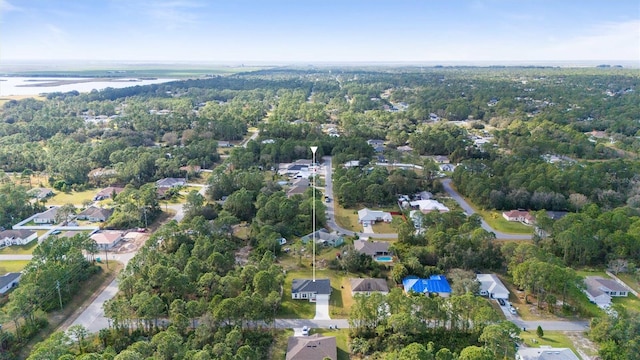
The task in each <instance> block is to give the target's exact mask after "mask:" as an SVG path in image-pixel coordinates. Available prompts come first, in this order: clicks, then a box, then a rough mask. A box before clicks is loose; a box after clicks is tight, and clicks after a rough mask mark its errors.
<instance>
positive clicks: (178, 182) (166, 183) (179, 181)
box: [156, 178, 187, 188]
mask: <svg viewBox="0 0 640 360" xmlns="http://www.w3.org/2000/svg"><path fill="white" fill-rule="evenodd" d="M186 184H187V179H185V178H164V179H160V180H158V181H156V186H157V187H159V188H163V187H169V188H173V187H178V186H185V185H186Z"/></svg>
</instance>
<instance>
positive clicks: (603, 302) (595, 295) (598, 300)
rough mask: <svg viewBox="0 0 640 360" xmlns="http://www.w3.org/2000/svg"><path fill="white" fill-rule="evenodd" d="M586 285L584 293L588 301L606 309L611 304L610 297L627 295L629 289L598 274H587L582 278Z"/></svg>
mask: <svg viewBox="0 0 640 360" xmlns="http://www.w3.org/2000/svg"><path fill="white" fill-rule="evenodd" d="M584 283H585V285H586V289H585V293H586V294H587V297H588V298H589V301H591V302H592V303H594V304H596V305H598V306H599V307H600V308H603V309H606V308H608V307H609V306H611V298H612V297H625V296H627V295H629V289H628V288H627V287H626V286H624V285H622V284H619V283H617V282H616V281H615V280H612V279H605V278H603V277H600V276H587V277H586V278H585V279H584Z"/></svg>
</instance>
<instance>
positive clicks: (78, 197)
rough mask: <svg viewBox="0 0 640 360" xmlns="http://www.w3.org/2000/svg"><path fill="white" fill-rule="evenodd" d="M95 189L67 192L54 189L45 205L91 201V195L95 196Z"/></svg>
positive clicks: (79, 203) (80, 203)
mask: <svg viewBox="0 0 640 360" xmlns="http://www.w3.org/2000/svg"><path fill="white" fill-rule="evenodd" d="M96 192H97V190H95V189H92V190H85V191H70V192H68V193H66V192H62V191H58V190H54V194H55V195H53V196H52V197H50V198H49V199H48V200H47V205H64V204H74V205H76V206H79V205H82V203H83V202H84V201H93V197H94V196H96Z"/></svg>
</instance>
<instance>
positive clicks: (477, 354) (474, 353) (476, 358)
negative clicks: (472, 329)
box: [458, 346, 496, 360]
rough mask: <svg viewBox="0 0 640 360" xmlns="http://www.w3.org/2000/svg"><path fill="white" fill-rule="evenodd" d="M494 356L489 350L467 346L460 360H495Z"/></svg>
mask: <svg viewBox="0 0 640 360" xmlns="http://www.w3.org/2000/svg"><path fill="white" fill-rule="evenodd" d="M495 359H496V357H494V355H493V354H491V351H489V350H488V349H485V348H483V347H479V346H467V347H466V348H464V349H462V351H461V352H460V356H459V357H458V360H495Z"/></svg>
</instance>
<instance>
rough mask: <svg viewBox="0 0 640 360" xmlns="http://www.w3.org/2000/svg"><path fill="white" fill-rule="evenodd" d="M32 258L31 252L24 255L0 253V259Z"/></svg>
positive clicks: (26, 259) (22, 259)
mask: <svg viewBox="0 0 640 360" xmlns="http://www.w3.org/2000/svg"><path fill="white" fill-rule="evenodd" d="M32 258H33V255H31V254H25V255H14V254H6V255H0V261H28V260H31V259H32Z"/></svg>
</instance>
